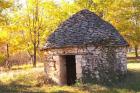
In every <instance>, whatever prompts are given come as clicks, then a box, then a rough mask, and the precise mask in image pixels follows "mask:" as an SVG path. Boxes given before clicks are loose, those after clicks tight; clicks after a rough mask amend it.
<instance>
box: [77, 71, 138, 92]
mask: <svg viewBox="0 0 140 93" xmlns="http://www.w3.org/2000/svg"><path fill="white" fill-rule="evenodd" d="M79 89H81V90H83V91H89V93H137V92H140V71H138V70H131V71H128V74H127V77H126V78H125V79H124V80H121V81H119V82H117V83H114V84H110V85H102V84H98V85H97V84H89V85H85V86H80V87H79Z"/></svg>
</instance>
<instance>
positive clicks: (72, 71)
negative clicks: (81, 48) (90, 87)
mask: <svg viewBox="0 0 140 93" xmlns="http://www.w3.org/2000/svg"><path fill="white" fill-rule="evenodd" d="M65 58H66V73H67V76H66V78H67V85H73V84H74V83H75V82H76V63H75V56H74V55H66V57H65Z"/></svg>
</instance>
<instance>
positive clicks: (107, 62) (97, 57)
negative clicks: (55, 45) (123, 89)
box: [45, 46, 127, 84]
mask: <svg viewBox="0 0 140 93" xmlns="http://www.w3.org/2000/svg"><path fill="white" fill-rule="evenodd" d="M79 49H80V51H79ZM55 52H56V53H58V54H57V56H56V54H55V53H54V51H53V49H50V50H48V55H47V56H46V57H47V62H46V63H45V64H46V65H45V71H46V73H47V74H48V76H49V77H50V78H52V77H53V78H52V79H53V80H54V81H56V82H57V83H58V84H61V78H62V76H63V75H60V73H62V72H61V71H63V70H62V67H61V66H62V65H63V67H64V66H65V65H64V64H62V65H61V66H60V63H62V60H63V61H64V59H61V60H60V58H62V57H61V55H71V54H72V55H76V57H75V58H76V76H77V79H78V80H79V79H80V80H82V82H84V83H91V82H112V79H113V78H114V79H116V78H117V79H119V78H120V77H121V76H123V75H125V74H126V72H127V58H126V53H127V47H103V46H98V47H94V46H90V47H88V46H87V47H86V46H85V47H82V48H79V47H73V48H63V49H55ZM85 52H86V53H85ZM52 54H53V55H52ZM60 69H61V70H60ZM63 74H64V71H63ZM63 77H64V76H63Z"/></svg>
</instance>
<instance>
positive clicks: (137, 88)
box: [0, 63, 140, 93]
mask: <svg viewBox="0 0 140 93" xmlns="http://www.w3.org/2000/svg"><path fill="white" fill-rule="evenodd" d="M128 69H129V72H128V75H127V78H125V80H123V81H121V82H118V83H117V84H113V85H112V86H103V85H97V84H92V85H91V84H87V85H82V84H78V85H74V86H55V85H49V84H44V78H45V73H44V71H43V70H44V69H43V66H42V67H41V66H39V67H37V68H30V69H20V70H19V71H17V70H16V71H15V70H13V71H10V72H3V73H1V74H0V93H33V92H34V93H140V63H129V64H128Z"/></svg>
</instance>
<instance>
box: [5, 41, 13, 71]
mask: <svg viewBox="0 0 140 93" xmlns="http://www.w3.org/2000/svg"><path fill="white" fill-rule="evenodd" d="M6 57H7V58H6V67H8V69H11V64H12V63H9V57H10V54H9V44H6Z"/></svg>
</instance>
